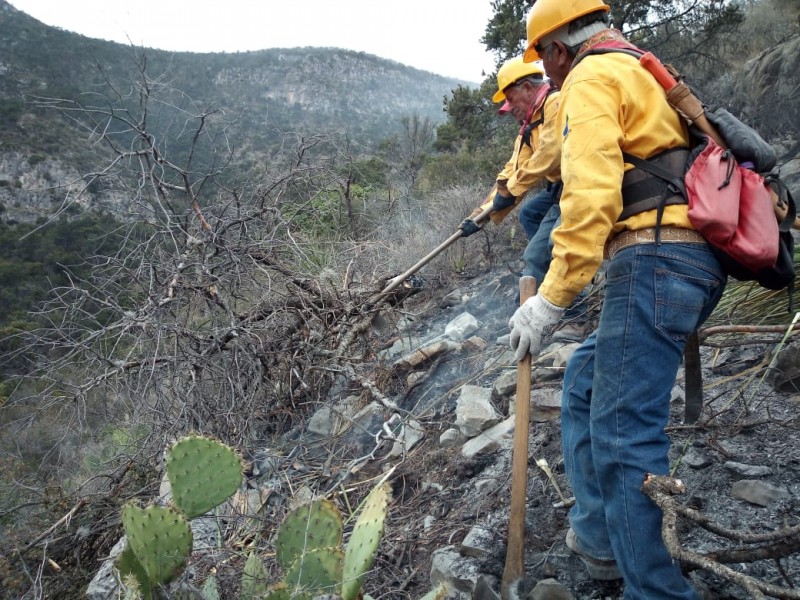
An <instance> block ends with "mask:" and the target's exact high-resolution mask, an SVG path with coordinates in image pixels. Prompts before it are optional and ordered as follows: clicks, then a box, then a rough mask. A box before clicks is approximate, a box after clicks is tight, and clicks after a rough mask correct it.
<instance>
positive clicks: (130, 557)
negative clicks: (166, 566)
mask: <svg viewBox="0 0 800 600" xmlns="http://www.w3.org/2000/svg"><path fill="white" fill-rule="evenodd" d="M114 566H115V567H116V569H117V571H119V574H120V580H125V578H126V576H129V575H132V576H133V577H134V578H135V579H136V583H138V584H139V585H138V591H139V594H140V595H141V597H142V600H152V598H153V591H152V589H151V583H150V579H149V578H148V577H147V572H146V571H145V570H144V567H143V566H142V563H140V562H139V559H137V558H136V555H135V554H134V553H133V550H131V546H130V544H126V545H125V549H124V550H123V551H122V553H121V554H120V555H119V556H118V557H117V561H116V563H115V564H114Z"/></svg>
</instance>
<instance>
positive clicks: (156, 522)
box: [122, 503, 192, 584]
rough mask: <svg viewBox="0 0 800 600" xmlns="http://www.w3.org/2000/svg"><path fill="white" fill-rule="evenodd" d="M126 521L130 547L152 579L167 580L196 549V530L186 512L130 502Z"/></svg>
mask: <svg viewBox="0 0 800 600" xmlns="http://www.w3.org/2000/svg"><path fill="white" fill-rule="evenodd" d="M122 525H123V527H124V528H125V534H126V535H127V536H128V547H129V548H130V549H131V551H132V552H133V554H134V556H135V557H136V560H138V561H139V563H140V564H141V566H142V568H143V569H144V572H145V573H146V574H147V578H148V580H149V581H150V582H151V583H155V584H159V583H166V582H167V581H169V580H170V579H172V578H173V577H174V576H175V575H177V574H178V573H179V572H180V570H181V568H182V567H183V565H184V563H185V562H186V558H187V557H188V556H189V552H190V551H191V549H192V530H191V528H190V527H189V524H188V523H187V522H186V519H185V518H184V517H183V515H181V514H180V513H179V512H177V511H175V510H173V509H172V508H167V507H163V506H148V507H147V508H140V507H138V506H136V505H135V504H133V503H128V504H126V505H125V506H124V507H123V509H122ZM134 575H136V572H135V571H134ZM137 579H138V576H137Z"/></svg>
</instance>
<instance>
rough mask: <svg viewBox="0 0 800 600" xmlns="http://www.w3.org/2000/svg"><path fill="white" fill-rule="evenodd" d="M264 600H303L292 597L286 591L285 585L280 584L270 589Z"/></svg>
mask: <svg viewBox="0 0 800 600" xmlns="http://www.w3.org/2000/svg"><path fill="white" fill-rule="evenodd" d="M263 600H303V599H302V598H298V596H292V594H290V593H289V590H287V589H286V584H285V583H279V584H277V585H275V586H273V587H271V588H270V589H269V591H267V594H266V595H265V596H264V599H263Z"/></svg>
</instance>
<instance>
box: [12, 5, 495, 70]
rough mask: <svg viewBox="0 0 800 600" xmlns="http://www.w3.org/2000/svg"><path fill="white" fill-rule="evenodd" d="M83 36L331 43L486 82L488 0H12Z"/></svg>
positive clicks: (221, 46) (176, 46) (271, 44)
mask: <svg viewBox="0 0 800 600" xmlns="http://www.w3.org/2000/svg"><path fill="white" fill-rule="evenodd" d="M9 1H10V3H11V5H12V6H14V7H15V8H17V9H19V10H21V11H23V12H25V13H27V14H29V15H31V16H32V17H34V18H36V19H38V20H39V21H42V22H44V23H47V24H48V25H54V26H56V27H60V28H62V29H66V30H68V31H74V32H77V33H81V34H83V35H86V36H89V37H93V38H100V39H106V40H113V41H117V42H122V43H129V42H132V43H133V44H135V45H137V46H144V47H147V48H160V49H163V50H176V51H181V50H184V51H192V52H223V51H225V52H235V51H237V50H239V51H246V50H263V49H265V48H292V47H298V46H333V47H338V48H349V49H351V50H358V51H363V52H367V53H369V54H375V55H377V56H380V57H383V58H388V59H391V60H394V61H397V62H400V63H403V64H406V65H409V66H412V67H416V68H418V69H424V70H426V71H431V72H433V73H438V74H440V75H446V76H449V77H456V78H459V79H463V80H466V81H472V82H480V81H481V80H482V79H483V77H482V75H481V72H482V71H484V70H485V71H486V72H487V74H488V73H489V72H491V71H492V70H493V68H494V61H493V57H492V55H491V54H489V53H488V52H486V50H485V48H484V46H483V44H481V42H480V38H481V37H482V36H483V33H484V31H485V29H486V25H487V23H488V21H489V19H490V18H491V16H492V14H493V13H492V7H491V1H490V0H398V1H396V2H386V1H383V0H218V1H210V0H9Z"/></svg>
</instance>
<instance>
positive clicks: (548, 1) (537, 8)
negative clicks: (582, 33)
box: [524, 0, 611, 63]
mask: <svg viewBox="0 0 800 600" xmlns="http://www.w3.org/2000/svg"><path fill="white" fill-rule="evenodd" d="M599 10H602V11H605V12H608V11H609V10H611V7H610V6H609V5H608V4H604V3H603V1H602V0H537V1H536V2H535V3H534V5H533V8H531V12H530V14H529V15H528V49H527V50H525V55H524V60H525V62H528V63H530V62H533V61H535V60H539V58H540V57H539V53H538V52H537V51H536V48H535V46H536V45H537V44H538V43H539V40H541V39H542V38H543V37H544V36H546V35H547V34H548V33H552V32H553V31H555V30H556V29H558V28H559V27H561V26H562V25H566V24H567V23H569V22H570V21H574V20H575V19H577V18H578V17H582V16H583V15H588V14H589V13H592V12H595V11H599Z"/></svg>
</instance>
